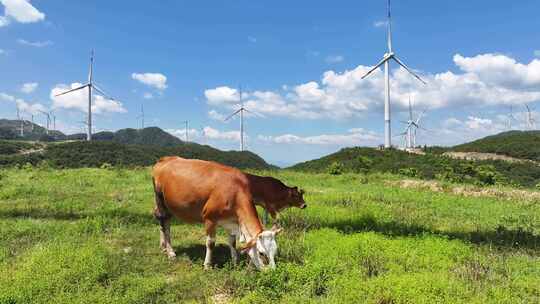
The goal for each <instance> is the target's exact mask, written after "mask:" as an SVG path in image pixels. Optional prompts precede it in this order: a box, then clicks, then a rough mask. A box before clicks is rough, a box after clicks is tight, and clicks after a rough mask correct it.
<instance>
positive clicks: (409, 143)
mask: <svg viewBox="0 0 540 304" xmlns="http://www.w3.org/2000/svg"><path fill="white" fill-rule="evenodd" d="M425 113H426V110H424V111H423V112H422V113H421V114H420V115H419V116H418V118H417V119H416V120H415V119H414V118H413V110H412V104H411V97H410V96H409V119H408V120H407V121H406V122H405V121H402V123H405V124H407V127H406V129H405V131H404V132H403V133H401V134H400V135H405V139H406V143H405V148H406V149H414V148H415V147H416V132H417V130H418V129H422V127H420V120H421V119H422V117H423V116H424V114H425Z"/></svg>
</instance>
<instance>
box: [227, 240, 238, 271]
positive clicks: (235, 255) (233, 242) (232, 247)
mask: <svg viewBox="0 0 540 304" xmlns="http://www.w3.org/2000/svg"><path fill="white" fill-rule="evenodd" d="M228 244H229V249H230V250H231V259H232V262H233V265H236V264H237V263H238V252H237V251H236V235H235V234H234V233H233V232H231V233H230V234H229V242H228Z"/></svg>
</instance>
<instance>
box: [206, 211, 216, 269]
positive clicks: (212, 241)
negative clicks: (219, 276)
mask: <svg viewBox="0 0 540 304" xmlns="http://www.w3.org/2000/svg"><path fill="white" fill-rule="evenodd" d="M205 226H206V256H205V257H204V269H206V270H208V269H211V268H212V251H214V247H215V246H216V225H215V224H214V223H212V222H210V221H207V222H206V223H205Z"/></svg>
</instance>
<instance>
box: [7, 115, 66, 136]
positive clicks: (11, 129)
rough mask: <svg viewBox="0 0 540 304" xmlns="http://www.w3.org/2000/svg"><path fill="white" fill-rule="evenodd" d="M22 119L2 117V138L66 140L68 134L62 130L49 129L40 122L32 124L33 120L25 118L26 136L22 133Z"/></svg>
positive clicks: (24, 128)
mask: <svg viewBox="0 0 540 304" xmlns="http://www.w3.org/2000/svg"><path fill="white" fill-rule="evenodd" d="M20 127H21V122H20V120H10V119H0V139H19V140H21V139H23V140H44V141H50V140H55V139H56V140H64V139H66V135H65V134H64V133H62V132H60V131H53V130H50V131H49V135H47V130H46V129H45V128H43V127H41V126H40V125H38V124H32V122H30V121H27V120H24V122H23V130H24V137H21V136H20V135H21V134H20Z"/></svg>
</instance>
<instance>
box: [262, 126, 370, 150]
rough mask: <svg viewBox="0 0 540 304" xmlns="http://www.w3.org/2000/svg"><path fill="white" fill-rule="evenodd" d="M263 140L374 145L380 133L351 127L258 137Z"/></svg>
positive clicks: (337, 144)
mask: <svg viewBox="0 0 540 304" xmlns="http://www.w3.org/2000/svg"><path fill="white" fill-rule="evenodd" d="M258 138H259V139H260V140H262V141H266V142H272V143H276V144H306V145H332V146H374V145H376V144H377V143H378V142H379V141H380V135H379V134H377V133H375V132H373V131H367V130H364V129H362V128H354V129H350V130H349V131H348V133H345V134H322V135H314V136H305V137H302V136H298V135H294V134H284V135H279V136H263V135H259V137H258Z"/></svg>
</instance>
